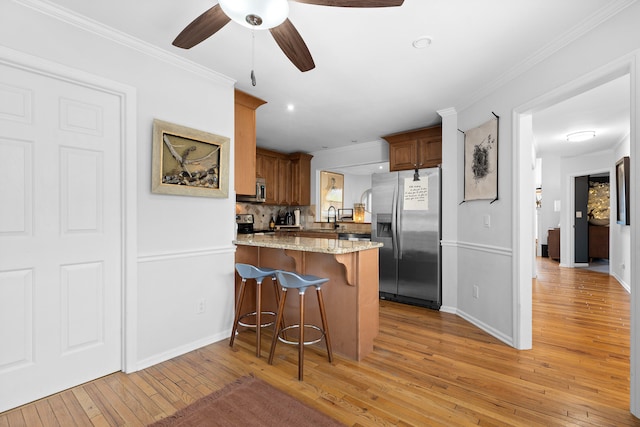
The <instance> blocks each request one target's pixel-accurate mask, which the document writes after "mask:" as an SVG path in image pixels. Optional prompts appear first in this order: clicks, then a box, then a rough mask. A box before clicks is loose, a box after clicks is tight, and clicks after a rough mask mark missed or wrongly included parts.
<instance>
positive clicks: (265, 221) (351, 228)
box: [236, 202, 371, 233]
mask: <svg viewBox="0 0 640 427" xmlns="http://www.w3.org/2000/svg"><path fill="white" fill-rule="evenodd" d="M296 207H297V208H299V209H300V224H301V225H302V228H303V229H305V230H309V229H318V228H333V226H334V225H333V224H329V223H326V222H315V211H316V207H315V205H311V206H278V205H265V204H260V203H242V202H237V203H236V214H253V228H254V229H256V230H266V229H268V228H269V220H270V219H271V217H272V216H273V217H274V218H276V217H277V216H278V214H279V213H280V211H283V212H286V211H287V210H289V211H291V212H293V210H294V209H295V208H296ZM339 225H340V230H342V231H347V232H354V233H367V232H370V231H371V224H370V223H361V224H357V223H354V222H340V223H339Z"/></svg>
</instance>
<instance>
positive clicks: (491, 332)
mask: <svg viewBox="0 0 640 427" xmlns="http://www.w3.org/2000/svg"><path fill="white" fill-rule="evenodd" d="M455 314H457V315H458V316H460V317H462V318H463V319H464V320H466V321H467V322H469V323H471V324H473V325H474V326H477V327H478V328H480V329H482V330H483V331H485V332H486V333H488V334H489V335H491V336H492V337H494V338H497V339H499V340H500V341H502V342H503V343H505V344H507V345H508V346H511V347H513V348H516V347H515V345H514V343H513V337H509V336H507V335H505V334H503V333H502V332H500V331H498V330H497V329H495V328H493V327H491V326H489V325H487V324H486V323H484V322H482V321H480V320H478V319H476V318H475V317H473V316H471V315H470V314H468V313H465V312H464V311H462V310H456V313H455Z"/></svg>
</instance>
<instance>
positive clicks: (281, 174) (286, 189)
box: [277, 158, 291, 205]
mask: <svg viewBox="0 0 640 427" xmlns="http://www.w3.org/2000/svg"><path fill="white" fill-rule="evenodd" d="M277 198H278V204H279V205H290V204H291V160H289V159H288V158H281V159H278V193H277Z"/></svg>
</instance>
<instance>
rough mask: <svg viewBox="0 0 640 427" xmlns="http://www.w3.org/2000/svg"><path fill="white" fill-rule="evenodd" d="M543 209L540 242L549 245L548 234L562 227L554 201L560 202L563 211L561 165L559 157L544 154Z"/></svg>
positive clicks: (541, 210) (541, 209)
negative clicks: (551, 230)
mask: <svg viewBox="0 0 640 427" xmlns="http://www.w3.org/2000/svg"><path fill="white" fill-rule="evenodd" d="M541 159H542V207H541V208H540V223H539V227H540V241H541V243H544V244H547V232H548V230H549V229H550V228H556V227H558V226H559V225H560V212H555V211H554V201H556V200H560V209H562V207H563V206H562V198H561V197H562V194H561V193H562V191H561V189H560V181H561V179H560V163H561V159H560V157H557V156H549V155H545V154H542V157H541Z"/></svg>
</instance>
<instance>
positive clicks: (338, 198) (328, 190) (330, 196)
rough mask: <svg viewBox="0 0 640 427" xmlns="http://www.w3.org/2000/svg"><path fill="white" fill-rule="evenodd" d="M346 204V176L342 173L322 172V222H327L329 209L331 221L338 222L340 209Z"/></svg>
mask: <svg viewBox="0 0 640 427" xmlns="http://www.w3.org/2000/svg"><path fill="white" fill-rule="evenodd" d="M343 202H344V175H342V174H341V173H335V172H327V171H320V220H321V221H327V219H328V218H329V213H328V212H329V208H331V207H333V208H335V211H334V210H332V211H331V220H332V221H333V220H334V219H335V220H336V221H337V220H338V209H342V205H343Z"/></svg>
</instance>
